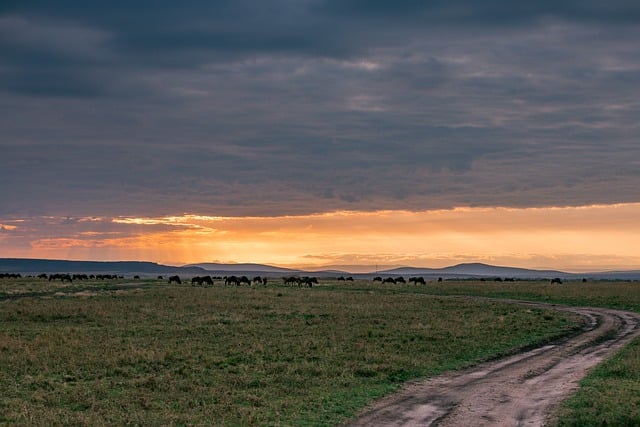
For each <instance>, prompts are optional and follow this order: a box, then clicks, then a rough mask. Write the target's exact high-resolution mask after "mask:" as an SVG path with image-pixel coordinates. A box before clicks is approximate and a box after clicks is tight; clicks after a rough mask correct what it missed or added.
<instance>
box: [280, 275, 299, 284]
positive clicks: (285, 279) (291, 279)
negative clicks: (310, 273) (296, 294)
mask: <svg viewBox="0 0 640 427" xmlns="http://www.w3.org/2000/svg"><path fill="white" fill-rule="evenodd" d="M299 280H300V279H298V278H297V277H295V276H290V277H283V278H282V281H283V282H284V284H285V285H294V284H297V283H298V281H299Z"/></svg>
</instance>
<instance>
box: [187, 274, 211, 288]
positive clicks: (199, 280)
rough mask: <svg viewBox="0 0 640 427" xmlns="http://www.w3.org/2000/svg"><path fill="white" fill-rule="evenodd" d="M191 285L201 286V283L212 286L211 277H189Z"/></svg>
mask: <svg viewBox="0 0 640 427" xmlns="http://www.w3.org/2000/svg"><path fill="white" fill-rule="evenodd" d="M191 285H192V286H195V285H198V286H203V285H209V286H213V279H212V278H211V276H202V277H200V276H195V277H192V278H191Z"/></svg>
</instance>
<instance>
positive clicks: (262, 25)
mask: <svg viewBox="0 0 640 427" xmlns="http://www.w3.org/2000/svg"><path fill="white" fill-rule="evenodd" d="M639 22H640V6H638V5H636V3H635V2H622V1H614V2H606V3H604V2H595V1H593V2H592V1H580V2H578V1H560V2H529V3H517V2H507V1H487V2H471V1H461V0H459V1H447V2H444V1H421V2H419V1H409V0H407V1H398V2H382V1H345V0H335V1H333V0H329V1H319V0H309V1H294V0H280V1H269V2H257V1H248V0H235V1H213V2H212V1H190V2H163V1H136V2H117V1H116V2H99V3H95V2H75V1H59V2H56V3H55V7H52V5H51V2H44V1H42V2H38V1H9V2H3V4H2V6H0V51H2V53H3V55H2V58H1V59H0V95H1V96H0V111H2V115H1V117H0V127H1V128H2V129H3V134H2V135H1V136H0V144H1V148H2V160H3V165H4V166H3V168H2V171H1V172H0V177H1V178H2V179H1V180H0V197H1V198H2V200H3V204H2V205H1V207H0V213H1V214H3V215H9V214H10V215H20V214H25V213H31V214H37V215H46V214H48V213H55V214H63V215H72V214H73V215H135V214H140V215H142V214H145V215H154V214H171V213H182V212H197V213H203V214H225V215H231V214H260V215H262V214H281V213H302V212H310V211H322V210H331V209H376V208H380V209H383V208H384V209H386V208H393V207H398V208H410V209H426V208H441V207H451V206H459V205H508V206H545V205H579V204H590V203H609V202H635V201H638V200H640V193H639V190H638V188H640V186H638V183H640V172H639V171H640V146H638V144H637V140H638V136H639V134H640V125H638V121H637V117H639V116H640V105H639V103H638V102H637V99H638V97H639V95H640V93H639V92H640V90H639V88H640V86H639V83H640V82H639V80H640V50H639V49H638V48H637V46H636V45H637V42H636V41H637V40H638V39H639V37H640V27H639V26H638V23H639Z"/></svg>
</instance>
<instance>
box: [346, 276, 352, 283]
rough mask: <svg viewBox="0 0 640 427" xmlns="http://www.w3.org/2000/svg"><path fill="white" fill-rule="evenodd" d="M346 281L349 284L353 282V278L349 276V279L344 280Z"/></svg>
mask: <svg viewBox="0 0 640 427" xmlns="http://www.w3.org/2000/svg"><path fill="white" fill-rule="evenodd" d="M344 280H346V281H347V282H353V277H351V276H349V277H347V278H346V279H344Z"/></svg>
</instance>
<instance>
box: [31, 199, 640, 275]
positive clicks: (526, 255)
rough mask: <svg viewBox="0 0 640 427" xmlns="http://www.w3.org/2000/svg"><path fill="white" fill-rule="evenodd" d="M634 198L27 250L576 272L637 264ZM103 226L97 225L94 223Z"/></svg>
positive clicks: (249, 224) (84, 237) (218, 227)
mask: <svg viewBox="0 0 640 427" xmlns="http://www.w3.org/2000/svg"><path fill="white" fill-rule="evenodd" d="M637 218H640V203H638V204H619V205H595V206H584V207H573V208H535V209H512V208H457V209H452V210H434V211H421V212H412V211H390V210H386V211H376V212H356V211H339V212H328V213H323V214H316V215H303V216H279V217H219V216H203V215H190V214H185V215H182V216H171V217H157V218H151V217H147V218H135V217H127V218H124V217H119V218H113V219H111V220H108V219H104V220H105V221H108V222H109V223H110V224H111V225H110V226H111V227H115V228H116V229H115V230H106V231H105V230H100V231H95V230H92V229H90V228H89V229H87V227H91V226H92V222H90V221H81V220H78V221H77V223H80V224H82V227H84V228H83V229H82V231H79V232H77V233H76V234H75V235H65V236H53V237H46V238H40V239H34V240H32V242H31V254H32V255H31V256H37V257H52V255H54V254H57V256H56V257H58V258H60V257H67V258H72V259H100V260H103V259H104V260H107V259H120V260H121V259H141V260H152V261H159V262H165V263H173V264H181V263H191V262H203V261H214V260H216V261H222V262H259V263H268V264H276V265H283V266H304V267H320V266H322V265H328V264H370V265H373V264H385V265H389V264H396V265H397V264H403V265H413V266H424V267H440V266H446V265H451V264H455V263H458V262H470V261H482V262H489V263H494V264H503V265H514V266H522V267H535V268H561V269H568V270H574V271H581V270H595V269H614V268H616V269H617V268H637V267H638V266H640V248H639V247H638V244H637V242H639V241H640V223H639V222H638V221H637ZM98 223H99V224H100V225H102V226H103V227H104V221H103V222H99V221H98V222H96V224H98Z"/></svg>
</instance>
